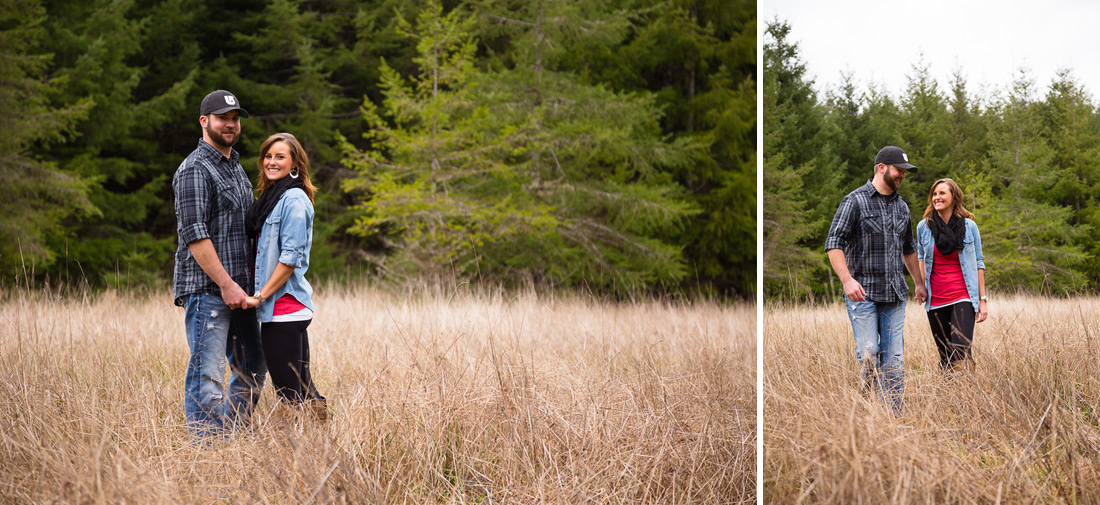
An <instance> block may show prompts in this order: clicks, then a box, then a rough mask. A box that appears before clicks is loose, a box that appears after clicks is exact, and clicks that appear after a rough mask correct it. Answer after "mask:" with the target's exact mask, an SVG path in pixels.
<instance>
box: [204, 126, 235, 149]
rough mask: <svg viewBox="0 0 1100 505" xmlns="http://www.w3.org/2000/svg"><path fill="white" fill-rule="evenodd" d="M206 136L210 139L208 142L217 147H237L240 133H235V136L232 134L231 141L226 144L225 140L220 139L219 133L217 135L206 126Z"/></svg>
mask: <svg viewBox="0 0 1100 505" xmlns="http://www.w3.org/2000/svg"><path fill="white" fill-rule="evenodd" d="M206 136H207V137H210V141H211V142H213V143H214V144H215V145H217V146H218V147H233V146H235V145H237V140H240V138H241V132H237V133H236V134H234V135H233V140H231V141H229V142H228V143H227V142H226V141H225V139H223V138H222V135H221V133H217V132H215V131H214V129H213V128H211V127H210V126H207V127H206Z"/></svg>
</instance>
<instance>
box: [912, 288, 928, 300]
mask: <svg viewBox="0 0 1100 505" xmlns="http://www.w3.org/2000/svg"><path fill="white" fill-rule="evenodd" d="M913 298H915V299H916V300H917V301H918V302H920V303H924V301H925V300H927V299H928V290H927V289H925V288H924V284H917V288H916V290H914V293H913Z"/></svg>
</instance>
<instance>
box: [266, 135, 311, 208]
mask: <svg viewBox="0 0 1100 505" xmlns="http://www.w3.org/2000/svg"><path fill="white" fill-rule="evenodd" d="M276 142H282V143H284V144H286V145H287V147H289V148H290V161H291V163H293V167H294V168H291V171H293V170H294V169H295V168H296V169H298V177H299V178H301V179H302V184H304V185H305V191H306V196H308V197H309V201H310V202H312V201H313V194H314V193H316V192H317V188H316V187H315V186H314V185H313V182H311V181H310V180H309V155H307V154H306V150H305V149H304V148H302V144H301V143H299V142H298V139H297V138H295V137H294V135H291V134H289V133H286V132H283V133H276V134H274V135H272V136H270V137H268V138H267V140H265V141H264V143H263V145H261V146H260V157H259V158H257V159H256V167H257V168H259V169H260V178H259V180H257V181H256V189H258V190H259V192H260V194H263V192H264V191H266V190H267V188H270V187H271V185H272V184H274V183H273V182H271V181H269V180H268V179H267V176H265V175H264V156H267V152H268V151H269V150H271V145H272V144H274V143H276ZM287 177H289V176H287Z"/></svg>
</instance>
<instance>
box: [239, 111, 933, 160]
mask: <svg viewBox="0 0 1100 505" xmlns="http://www.w3.org/2000/svg"><path fill="white" fill-rule="evenodd" d="M244 117H248V116H244ZM894 166H895V167H898V168H904V169H905V171H906V172H916V171H917V167H914V166H913V165H910V164H908V163H898V164H897V165H894Z"/></svg>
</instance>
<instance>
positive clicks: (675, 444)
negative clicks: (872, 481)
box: [0, 289, 866, 504]
mask: <svg viewBox="0 0 1100 505" xmlns="http://www.w3.org/2000/svg"><path fill="white" fill-rule="evenodd" d="M169 298H170V295H168V294H167V293H157V294H156V296H140V295H119V294H111V293H106V294H101V295H96V296H92V297H78V298H77V299H67V300H59V299H56V298H54V299H51V298H49V297H47V296H45V295H27V294H13V293H8V294H7V295H6V296H5V297H4V302H3V303H2V304H0V332H2V333H0V370H3V373H2V374H0V465H2V470H3V471H2V472H0V503H141V504H161V503H164V504H169V503H172V504H174V503H206V504H214V503H218V504H220V503H271V504H276V503H277V504H291V503H293V504H300V503H315V504H322V503H356V504H358V503H485V504H488V503H518V504H525V503H593V504H596V503H598V504H612V503H620V504H626V503H631V504H634V503H639V504H640V503H661V504H686V503H753V502H755V497H756V486H755V482H756V471H755V469H756V450H755V446H756V394H755V393H756V391H755V380H756V379H755V377H756V372H755V370H756V343H755V334H756V326H755V308H754V307H751V306H737V307H728V306H720V305H716V304H709V303H701V304H695V305H678V304H667V303H658V302H643V303H636V304H619V305H609V304H602V303H598V302H595V301H591V300H585V299H582V298H580V297H576V298H560V297H548V296H536V295H534V294H527V295H515V296H511V295H501V294H482V295H478V294H457V295H456V294H448V293H436V294H420V295H416V296H395V295H387V294H383V293H380V292H376V291H372V290H369V289H357V290H348V291H338V292H337V291H324V290H322V291H320V292H319V293H318V294H317V295H316V298H315V300H316V302H317V305H318V312H317V317H316V319H315V320H314V322H313V324H312V325H311V326H310V328H309V332H310V337H311V344H312V352H311V354H312V358H313V370H314V377H315V380H316V382H317V385H318V388H319V389H320V390H321V392H322V393H323V394H325V395H326V396H328V398H329V405H330V409H331V412H332V419H331V421H330V422H329V423H327V424H324V425H319V424H317V423H316V422H314V421H312V420H298V421H290V422H288V421H287V420H286V418H285V417H280V416H279V415H277V414H278V412H279V409H276V408H275V407H276V406H277V404H276V402H275V401H274V400H273V395H272V394H271V390H270V386H266V389H265V391H264V395H263V400H262V401H261V403H260V406H259V412H258V414H257V416H256V418H255V423H254V425H253V426H252V427H251V428H250V429H248V430H245V431H242V432H239V433H237V434H236V435H235V436H233V437H232V438H231V439H230V440H229V441H227V442H224V443H220V444H217V445H216V446H214V447H205V448H204V447H196V446H194V445H192V444H191V443H190V442H189V439H188V435H187V432H186V429H185V427H184V425H183V377H184V369H185V366H186V361H187V357H188V352H187V346H186V341H185V338H184V333H183V309H181V308H177V307H174V306H172V304H171V301H170V299H169ZM863 410H866V409H863Z"/></svg>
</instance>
